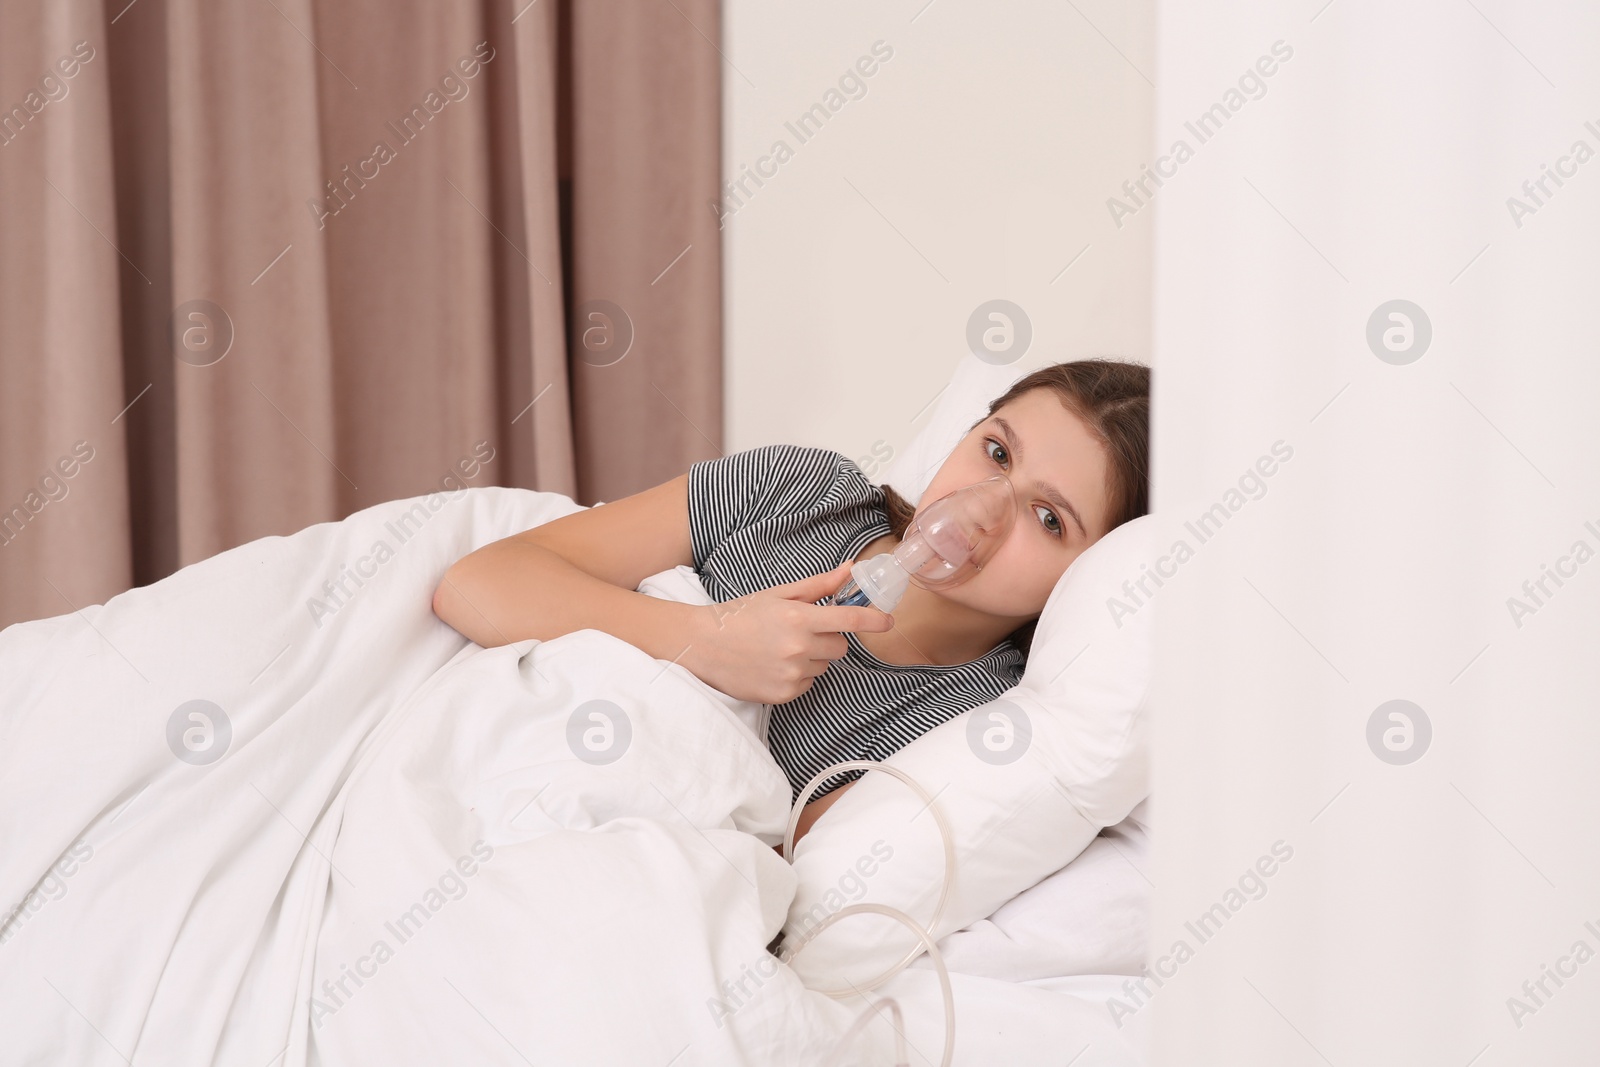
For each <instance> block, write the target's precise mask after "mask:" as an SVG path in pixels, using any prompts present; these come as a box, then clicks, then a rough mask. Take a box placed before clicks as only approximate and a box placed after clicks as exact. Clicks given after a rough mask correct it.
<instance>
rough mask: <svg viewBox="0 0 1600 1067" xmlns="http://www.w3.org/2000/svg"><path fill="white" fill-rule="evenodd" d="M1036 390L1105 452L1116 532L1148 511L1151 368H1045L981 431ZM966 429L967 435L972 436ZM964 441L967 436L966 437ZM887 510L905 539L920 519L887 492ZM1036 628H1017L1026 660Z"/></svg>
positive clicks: (1087, 362) (1089, 364)
mask: <svg viewBox="0 0 1600 1067" xmlns="http://www.w3.org/2000/svg"><path fill="white" fill-rule="evenodd" d="M1035 389H1049V390H1051V391H1052V392H1054V393H1055V394H1056V398H1057V399H1058V400H1060V401H1061V405H1062V407H1064V408H1066V409H1067V410H1068V411H1070V412H1071V413H1072V414H1074V415H1076V416H1077V417H1078V418H1079V419H1080V420H1082V422H1083V424H1084V426H1085V427H1087V428H1088V430H1089V432H1090V433H1091V434H1093V435H1094V437H1095V438H1096V439H1097V440H1099V441H1100V443H1101V444H1102V445H1104V446H1105V450H1106V459H1107V461H1108V465H1107V471H1106V494H1107V496H1108V497H1109V498H1110V502H1111V509H1110V516H1111V524H1110V526H1109V527H1108V529H1111V530H1114V529H1116V528H1117V527H1118V526H1121V525H1122V524H1123V523H1125V522H1128V521H1130V520H1132V519H1136V518H1138V517H1139V516H1140V515H1143V514H1145V513H1146V512H1148V511H1149V510H1150V368H1149V367H1147V366H1145V365H1144V364H1143V363H1123V362H1120V361H1117V360H1109V359H1081V360H1076V361H1074V362H1072V363H1057V364H1054V365H1052V366H1049V367H1041V368H1040V369H1038V370H1036V371H1034V372H1033V373H1031V374H1028V375H1026V376H1024V377H1022V378H1020V379H1018V380H1017V382H1016V384H1015V385H1013V386H1012V387H1011V388H1010V389H1007V390H1006V391H1005V394H1004V395H1002V396H1000V397H998V398H997V399H995V400H994V401H993V402H992V403H990V405H989V410H988V412H987V413H986V414H985V415H984V416H983V418H981V419H979V420H978V422H974V423H973V424H972V426H976V425H978V423H979V422H982V421H983V419H987V418H989V416H991V415H993V414H994V413H995V412H997V411H999V410H1000V409H1001V408H1003V407H1005V405H1007V404H1009V403H1010V402H1011V401H1013V400H1015V399H1017V398H1018V397H1020V396H1022V395H1024V394H1025V393H1031V392H1032V391H1033V390H1035ZM972 426H969V427H967V432H970V431H971V430H972ZM963 436H965V434H963ZM882 488H883V498H884V507H885V508H886V510H887V511H888V513H889V527H890V529H891V530H892V531H893V532H894V535H895V536H896V537H903V536H905V532H906V527H907V526H908V525H909V524H910V523H911V518H912V516H914V515H915V514H916V511H917V508H916V505H915V504H913V503H911V502H910V501H908V500H907V499H906V498H905V497H903V496H901V495H900V494H899V493H897V492H895V490H894V488H893V487H892V486H889V485H884V486H883V487H882ZM1034 626H1035V622H1028V623H1025V624H1024V625H1022V626H1020V627H1018V628H1017V629H1016V630H1015V631H1013V632H1012V634H1011V640H1012V642H1013V643H1015V644H1016V645H1017V647H1019V648H1021V649H1022V652H1023V654H1024V655H1027V653H1028V651H1029V649H1030V647H1031V645H1032V643H1033V630H1034Z"/></svg>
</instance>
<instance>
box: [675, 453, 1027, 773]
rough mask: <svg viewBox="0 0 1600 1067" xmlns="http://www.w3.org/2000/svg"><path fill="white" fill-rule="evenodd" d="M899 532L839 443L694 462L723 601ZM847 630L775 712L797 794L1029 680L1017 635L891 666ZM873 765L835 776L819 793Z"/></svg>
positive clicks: (702, 528) (692, 503) (697, 514)
mask: <svg viewBox="0 0 1600 1067" xmlns="http://www.w3.org/2000/svg"><path fill="white" fill-rule="evenodd" d="M891 532H892V531H891V530H890V527H889V516H888V512H887V511H886V510H885V506H884V498H883V490H881V489H879V488H878V487H877V486H875V485H873V484H872V483H871V482H869V481H868V480H867V477H866V475H865V474H863V473H862V472H861V469H860V468H859V467H857V466H856V465H855V464H854V463H852V462H851V461H850V460H849V459H848V458H846V457H845V456H843V455H841V454H839V453H838V452H833V451H830V450H828V449H824V448H806V447H801V446H798V445H768V446H766V447H763V448H753V449H750V450H749V451H746V452H736V453H734V454H733V455H730V456H724V457H723V458H721V459H713V460H706V461H704V462H701V463H695V464H693V465H691V466H690V468H689V536H690V540H691V542H692V545H693V549H694V569H695V570H696V572H698V573H699V575H700V579H701V582H702V584H703V585H704V586H705V589H706V592H707V593H708V594H709V595H710V597H711V599H712V600H714V601H716V602H718V603H722V602H725V601H728V600H734V599H736V598H738V597H742V596H748V595H749V594H751V593H754V592H757V591H759V590H762V589H768V588H771V587H772V586H775V585H783V584H785V583H788V582H795V581H799V580H800V579H802V578H809V577H811V576H812V575H815V574H820V573H822V572H823V571H828V570H832V569H833V568H834V567H837V566H838V565H839V564H840V563H843V562H844V561H845V560H853V559H855V558H856V556H857V555H858V554H859V553H860V552H861V550H862V549H863V548H865V547H866V546H867V545H868V544H870V543H871V542H872V541H874V540H875V539H877V538H879V537H882V536H884V535H885V534H888V533H891ZM844 637H845V640H846V642H847V643H848V645H849V651H848V652H847V653H846V655H845V656H843V657H842V658H840V659H837V660H834V661H833V662H832V664H830V665H829V667H828V669H827V670H826V671H825V672H823V673H822V674H821V675H819V676H818V677H817V678H816V679H815V680H814V681H813V683H812V685H811V688H809V689H807V690H806V691H805V692H804V693H802V694H800V695H799V696H798V697H796V698H795V699H793V700H791V701H789V702H788V703H785V704H776V705H769V706H768V709H767V711H768V717H767V721H768V729H767V746H768V748H770V749H771V751H772V755H773V758H775V759H776V760H777V762H778V765H779V766H780V767H782V768H783V772H784V774H785V775H786V776H787V777H788V779H789V786H790V799H791V801H792V800H793V799H795V798H796V797H798V796H799V793H800V790H801V789H802V788H804V786H805V784H806V783H807V782H809V781H810V780H811V779H812V777H814V776H815V775H816V774H817V772H819V771H821V770H822V769H823V768H825V767H827V766H829V765H830V764H833V763H837V762H839V761H841V760H848V759H865V760H883V759H886V758H888V756H889V755H890V754H892V753H894V752H896V751H898V750H899V749H900V748H901V747H903V746H904V745H906V744H908V743H909V742H911V741H912V740H914V739H915V738H917V737H920V736H921V735H922V734H924V733H927V732H928V731H929V730H931V729H933V728H934V727H935V726H938V725H939V724H940V723H942V722H945V721H947V720H949V719H952V718H954V717H955V716H957V715H959V714H960V713H961V712H963V711H966V710H967V709H969V708H974V707H977V706H978V705H979V704H984V703H987V702H988V701H990V700H993V699H994V698H995V697H997V696H1000V695H1001V694H1002V693H1004V692H1005V691H1006V690H1008V689H1010V688H1011V687H1012V686H1013V685H1015V684H1016V683H1017V681H1018V680H1019V679H1020V678H1021V677H1022V667H1023V662H1024V656H1023V653H1022V650H1021V649H1019V648H1018V647H1017V646H1016V645H1015V644H1014V643H1013V642H1012V641H1011V640H1010V638H1007V639H1005V640H1003V641H1001V642H1000V643H999V644H998V645H996V646H995V647H994V648H992V649H990V650H989V652H987V653H986V654H985V655H983V656H982V657H981V658H979V659H975V660H972V661H971V662H969V663H960V664H955V665H951V666H936V665H921V664H918V665H902V664H894V663H885V662H884V661H883V660H880V659H878V658H877V657H876V656H874V655H873V654H872V653H871V652H868V651H867V649H866V648H865V647H864V646H863V645H862V644H861V642H860V641H859V640H857V638H856V635H855V634H853V633H846V634H845V635H844ZM863 773H864V772H862V771H842V772H840V773H839V774H836V775H832V776H830V777H829V778H828V779H827V780H826V781H825V782H824V783H823V784H822V785H820V786H819V787H818V788H817V790H816V792H815V793H813V794H812V796H813V799H814V798H815V797H819V796H823V795H825V794H827V793H830V792H832V791H833V790H834V789H837V788H838V787H839V786H841V785H844V784H845V783H846V782H850V781H854V780H855V779H856V778H859V777H860V776H861V775H862V774H863Z"/></svg>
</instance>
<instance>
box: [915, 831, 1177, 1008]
mask: <svg viewBox="0 0 1600 1067" xmlns="http://www.w3.org/2000/svg"><path fill="white" fill-rule="evenodd" d="M1149 803H1150V802H1149V801H1148V800H1147V801H1144V802H1143V803H1141V804H1140V805H1139V808H1144V807H1146V806H1147V805H1148V804H1149ZM1139 808H1135V809H1134V811H1133V814H1131V815H1129V816H1128V817H1127V818H1126V819H1123V820H1122V821H1121V822H1119V823H1118V824H1117V825H1115V826H1108V827H1106V829H1104V830H1102V831H1100V836H1099V837H1096V838H1095V839H1094V840H1093V841H1091V842H1089V847H1088V848H1086V849H1084V850H1083V852H1082V853H1080V854H1079V856H1078V858H1077V859H1075V860H1073V861H1072V862H1071V863H1069V864H1067V865H1066V866H1065V867H1063V868H1061V869H1060V870H1059V871H1057V872H1055V873H1054V874H1052V875H1050V876H1049V877H1048V878H1046V879H1045V880H1044V881H1042V882H1040V883H1039V884H1038V885H1036V886H1032V887H1030V888H1028V889H1025V890H1023V891H1022V892H1021V893H1018V894H1017V895H1016V896H1014V897H1012V898H1011V899H1010V900H1008V901H1007V902H1006V903H1004V904H1002V905H1001V906H1000V908H999V909H998V910H997V911H996V912H995V913H994V914H993V915H991V916H989V917H988V918H987V919H980V920H978V921H977V922H975V923H973V924H972V925H971V926H969V927H967V928H966V929H965V930H957V931H956V932H955V933H953V934H951V935H950V936H949V937H946V938H945V939H944V940H942V941H940V942H939V952H940V953H941V954H942V955H943V956H944V962H945V965H946V966H947V967H949V968H950V970H952V971H956V972H959V973H961V974H975V975H979V976H981V977H984V978H998V979H1000V980H1001V981H1003V982H1033V981H1038V980H1039V979H1041V978H1059V977H1062V976H1065V975H1075V974H1138V973H1139V971H1140V969H1141V968H1143V967H1144V966H1145V960H1146V958H1147V952H1148V949H1149V943H1150V933H1149V930H1150V915H1151V897H1152V895H1153V894H1152V892H1151V885H1150V880H1149V877H1148V874H1147V872H1148V870H1149V866H1150V836H1149V833H1148V832H1147V831H1146V829H1145V828H1144V826H1143V824H1142V823H1141V822H1140V821H1139V817H1140V816H1141V815H1142V814H1144V813H1143V812H1141V811H1140V810H1139ZM912 966H913V967H927V968H931V967H932V966H933V961H932V960H930V959H929V958H928V957H926V956H923V957H922V958H921V959H919V960H917V962H916V963H914V964H912Z"/></svg>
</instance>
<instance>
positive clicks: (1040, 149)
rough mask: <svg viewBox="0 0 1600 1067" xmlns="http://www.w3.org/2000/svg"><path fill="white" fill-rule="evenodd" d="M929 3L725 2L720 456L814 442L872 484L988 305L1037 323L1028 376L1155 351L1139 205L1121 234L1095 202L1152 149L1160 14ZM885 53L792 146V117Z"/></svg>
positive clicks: (1024, 361) (1145, 229)
mask: <svg viewBox="0 0 1600 1067" xmlns="http://www.w3.org/2000/svg"><path fill="white" fill-rule="evenodd" d="M925 4H926V0H906V2H901V3H895V4H892V5H891V4H871V5H863V4H855V3H846V2H842V0H828V2H821V3H817V2H808V3H804V4H799V3H771V2H762V3H752V2H748V0H730V2H728V3H726V4H725V5H724V10H723V20H724V21H723V37H722V42H721V45H722V50H723V52H724V53H725V55H726V58H727V61H728V62H727V64H725V65H724V68H723V73H724V142H723V160H724V162H723V171H724V175H725V177H727V178H729V179H734V180H737V179H739V178H741V177H744V179H745V180H744V188H743V190H739V189H735V190H734V191H733V192H732V193H727V192H726V191H725V195H724V198H723V203H722V205H721V210H722V212H723V250H724V254H725V256H726V260H725V268H726V276H725V280H724V287H725V294H726V306H725V316H726V317H725V328H726V360H727V394H726V402H725V405H724V408H725V412H726V416H725V417H726V423H725V431H726V438H725V447H726V448H727V450H728V451H730V452H733V451H738V450H741V449H746V448H752V447H755V446H758V445H763V444H771V443H778V442H788V443H796V444H809V445H822V446H826V447H829V448H835V449H838V450H839V451H841V452H843V453H845V454H846V455H849V456H851V457H852V458H855V459H856V460H857V462H859V463H861V465H862V467H863V469H864V470H865V471H866V473H867V474H868V476H869V477H872V478H873V479H874V480H881V478H882V476H883V472H884V470H885V469H886V468H887V465H888V458H889V457H890V456H891V455H893V454H896V453H898V452H899V451H900V450H902V449H904V448H905V447H906V446H907V445H908V444H909V442H910V441H911V438H912V437H913V436H914V435H915V433H916V431H917V429H918V428H920V427H921V426H922V424H923V423H925V422H926V421H927V417H928V411H929V410H931V408H930V402H931V401H932V400H933V399H934V398H935V396H936V395H937V393H938V392H939V390H940V389H941V388H942V387H943V385H944V384H945V382H946V381H948V379H949V376H950V373H951V371H952V369H953V368H954V366H955V364H956V361H957V360H958V359H959V358H960V357H961V356H962V355H963V354H964V353H965V351H966V330H967V320H968V318H969V316H971V314H972V313H973V311H974V310H975V309H976V308H977V307H978V305H979V304H981V303H983V302H985V301H987V300H991V299H995V298H1002V299H1006V300H1010V301H1012V302H1014V303H1015V304H1017V305H1019V306H1020V307H1021V308H1022V309H1023V310H1024V311H1025V312H1026V314H1027V315H1028V317H1029V319H1030V320H1031V322H1032V326H1033V341H1032V345H1031V347H1030V349H1029V351H1028V352H1027V353H1026V354H1025V355H1024V356H1023V357H1022V358H1021V359H1020V360H1019V361H1018V363H1017V366H1019V367H1024V368H1030V369H1031V367H1033V366H1037V365H1043V364H1046V363H1053V362H1059V361H1061V360H1067V359H1075V358H1083V357H1086V356H1093V355H1112V356H1121V357H1124V358H1134V359H1139V360H1144V361H1148V359H1149V354H1150V299H1151V293H1150V284H1151V262H1150V214H1151V213H1150V212H1148V211H1146V212H1141V213H1140V214H1138V215H1136V216H1135V217H1133V218H1132V219H1128V220H1125V221H1124V225H1123V226H1121V227H1120V228H1119V227H1118V226H1116V225H1115V224H1114V223H1113V221H1112V219H1111V216H1110V214H1109V212H1108V210H1107V207H1106V199H1107V197H1109V196H1111V195H1113V194H1115V193H1116V192H1117V191H1118V189H1119V187H1120V186H1121V184H1122V182H1124V181H1125V180H1127V179H1128V178H1130V177H1137V176H1138V174H1139V168H1140V166H1141V165H1142V164H1145V163H1147V162H1149V160H1150V159H1151V152H1150V144H1151V112H1152V106H1153V96H1154V92H1153V89H1152V87H1151V85H1150V84H1149V82H1147V81H1146V76H1147V75H1152V72H1153V69H1154V60H1153V56H1152V52H1153V45H1152V42H1153V33H1154V30H1153V16H1152V6H1153V5H1152V4H1151V3H1150V2H1148V0H1140V2H1135V3H1130V4H1116V3H1110V2H1106V0H1078V2H1077V4H1076V8H1077V10H1074V7H1073V6H1072V5H1067V4H1060V3H1056V2H1045V0H1026V2H1018V3H1011V4H1006V5H980V4H972V3H960V2H956V0H934V2H933V3H931V4H926V6H924V5H925ZM1079 11H1081V12H1082V14H1081V15H1080V14H1079V13H1078V12H1079ZM1091 23H1092V25H1091ZM1096 27H1098V29H1097V28H1096ZM1102 34H1104V36H1102ZM1108 39H1109V40H1108ZM878 41H881V42H883V45H881V46H880V51H882V50H884V49H885V48H887V49H889V50H892V56H891V57H890V58H889V59H887V60H886V61H883V62H881V63H880V64H878V66H877V69H876V71H875V73H873V74H872V75H871V76H870V77H867V78H863V79H862V82H863V83H864V85H865V93H864V95H861V96H860V98H859V99H849V98H848V97H847V96H845V95H844V94H841V98H843V103H842V105H841V103H840V98H835V99H834V100H833V101H832V103H834V104H835V106H836V107H837V108H838V110H837V112H836V113H832V114H831V115H830V116H829V117H828V119H827V121H826V123H825V124H824V125H823V127H822V129H821V130H820V131H818V132H816V133H815V135H814V136H812V137H811V139H809V140H807V141H804V142H802V141H801V140H800V138H799V137H797V136H796V134H795V133H794V132H793V131H791V130H790V129H789V128H788V127H786V125H785V123H786V122H790V123H792V122H795V121H796V120H797V119H798V118H799V116H800V115H802V114H803V113H804V112H806V110H807V109H808V108H810V107H811V106H812V105H814V104H818V103H826V102H827V101H826V99H825V94H826V93H827V92H828V90H829V89H833V88H837V86H838V83H839V80H840V78H841V76H842V75H845V74H846V72H848V71H850V70H851V69H852V67H853V65H854V64H855V63H856V62H857V60H858V59H860V58H861V57H871V56H872V49H873V45H874V42H878ZM1141 71H1142V72H1143V73H1141ZM857 91H858V92H859V90H857ZM779 141H782V142H784V143H786V144H787V146H788V148H789V149H790V150H792V152H793V154H792V156H791V157H790V158H788V159H787V160H786V161H783V162H781V163H780V162H778V161H777V160H776V158H774V154H773V150H774V144H775V143H776V142H779ZM762 157H768V160H769V161H768V162H767V163H765V164H763V165H762V166H763V169H764V170H765V171H766V172H767V174H769V175H771V176H770V177H763V178H762V179H761V182H762V184H759V185H758V184H757V183H756V182H755V180H754V179H752V178H750V177H748V176H747V175H748V174H749V172H750V170H753V169H754V168H755V167H756V166H757V164H758V162H759V161H760V160H761V158H762ZM747 168H749V169H747ZM774 172H775V173H774ZM1085 246H1088V250H1087V251H1084V249H1085ZM1080 252H1081V253H1082V255H1081V257H1080V258H1077V261H1076V263H1074V264H1073V265H1072V267H1071V269H1070V270H1066V271H1065V273H1063V272H1062V271H1063V268H1065V267H1067V265H1068V263H1070V262H1072V261H1073V259H1074V257H1079V253H1080Z"/></svg>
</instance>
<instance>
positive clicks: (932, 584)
mask: <svg viewBox="0 0 1600 1067" xmlns="http://www.w3.org/2000/svg"><path fill="white" fill-rule="evenodd" d="M1016 512H1017V508H1016V494H1015V492H1014V491H1013V489H1012V487H1011V480H1010V479H1009V478H1007V477H1006V476H1005V475H1003V474H996V475H994V476H993V477H990V478H985V479H984V480H983V481H981V482H977V483H974V484H973V485H968V486H964V487H963V488H961V489H957V490H956V491H955V492H953V493H950V494H948V495H946V496H942V497H940V498H939V499H938V500H935V501H934V502H933V503H931V504H929V505H928V506H927V507H925V508H923V509H922V510H921V511H920V512H918V513H917V515H916V517H915V518H913V519H912V520H911V522H910V524H909V525H908V526H907V527H906V532H905V536H904V537H902V538H901V540H900V544H899V545H897V546H895V549H894V551H893V552H883V553H880V554H879V555H876V556H873V557H872V558H871V559H864V560H861V561H859V562H858V563H856V565H855V566H853V567H851V568H850V578H849V580H848V581H846V582H845V583H844V585H842V586H840V587H839V591H838V592H837V593H835V594H833V596H832V597H830V598H829V600H828V603H830V604H835V605H851V606H854V605H866V604H871V605H872V606H873V607H876V608H877V609H878V610H879V611H885V612H888V611H893V610H894V609H895V607H896V605H898V604H899V603H900V598H901V597H903V596H904V595H905V592H906V587H907V586H908V585H909V584H910V583H912V582H915V583H916V584H917V585H920V586H921V587H922V588H924V589H928V590H932V591H933V592H939V591H941V590H944V589H949V588H952V587H954V586H957V585H960V584H961V583H962V582H965V581H967V580H968V579H969V578H971V577H972V576H973V575H975V574H977V573H978V571H980V570H982V569H983V566H984V564H986V563H988V562H989V560H990V558H991V557H992V556H993V555H994V554H995V552H996V550H998V549H999V547H1000V544H1001V542H1003V541H1004V540H1005V538H1006V534H1007V533H1009V532H1010V530H1011V524H1012V523H1013V522H1014V521H1016Z"/></svg>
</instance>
